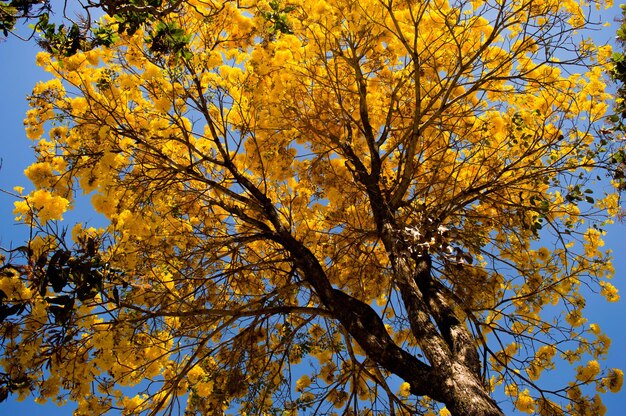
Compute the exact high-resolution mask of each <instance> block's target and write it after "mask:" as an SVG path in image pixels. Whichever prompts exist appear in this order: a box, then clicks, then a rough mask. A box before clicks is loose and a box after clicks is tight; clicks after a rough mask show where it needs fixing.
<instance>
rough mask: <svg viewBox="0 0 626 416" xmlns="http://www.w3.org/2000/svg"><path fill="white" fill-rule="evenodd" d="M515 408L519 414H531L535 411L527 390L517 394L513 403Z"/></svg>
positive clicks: (533, 402)
mask: <svg viewBox="0 0 626 416" xmlns="http://www.w3.org/2000/svg"><path fill="white" fill-rule="evenodd" d="M515 407H516V408H517V410H519V411H521V412H526V413H533V412H534V411H535V401H534V400H533V398H532V397H530V395H529V394H528V389H526V390H524V391H522V392H521V393H519V395H518V396H517V400H516V401H515Z"/></svg>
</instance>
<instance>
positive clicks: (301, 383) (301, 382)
mask: <svg viewBox="0 0 626 416" xmlns="http://www.w3.org/2000/svg"><path fill="white" fill-rule="evenodd" d="M310 385H311V378H310V377H309V376H307V375H306V374H305V375H303V376H302V377H300V378H299V379H298V381H296V391H303V390H304V389H306V388H307V387H309V386H310Z"/></svg>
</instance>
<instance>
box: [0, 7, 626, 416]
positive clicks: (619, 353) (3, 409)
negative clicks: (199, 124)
mask: <svg viewBox="0 0 626 416" xmlns="http://www.w3.org/2000/svg"><path fill="white" fill-rule="evenodd" d="M613 10H614V11H613V13H610V14H606V15H604V17H603V20H604V21H608V22H612V21H613V20H614V18H615V17H616V16H617V10H618V8H617V7H616V8H614V9H613ZM614 31H615V27H614V26H613V27H609V28H603V31H602V32H601V33H598V34H597V35H596V38H597V39H600V40H602V41H606V40H608V39H611V38H613V33H614ZM37 52H38V47H37V45H36V44H35V43H34V42H21V41H18V40H16V39H10V40H8V41H6V42H3V43H0V84H1V86H2V100H1V101H0V126H1V130H0V158H1V159H2V166H1V169H0V189H1V190H5V191H11V190H12V188H13V187H14V186H16V185H20V186H24V187H25V188H26V189H29V188H30V185H29V182H28V180H27V179H26V178H25V177H24V175H23V170H24V169H25V168H26V167H27V166H28V165H29V163H30V162H32V161H33V159H34V157H33V152H32V149H31V146H32V142H30V140H28V139H27V138H26V135H25V133H24V126H23V122H22V120H23V119H24V115H25V113H26V111H27V109H28V106H27V103H26V100H25V98H26V95H27V94H28V93H29V92H30V90H31V89H32V87H33V86H34V85H35V83H36V82H37V81H38V80H40V79H47V78H48V76H47V75H46V74H45V73H44V72H43V71H42V70H40V69H39V68H37V67H36V65H35V64H34V61H35V55H36V53H37ZM13 202H14V198H13V197H11V196H10V195H8V194H6V193H4V192H2V193H0V245H1V246H2V247H4V248H7V247H10V246H11V245H13V246H19V245H21V244H23V242H24V241H25V239H26V237H27V235H28V230H27V229H26V228H25V227H24V226H19V225H17V224H15V221H14V220H13V214H12V210H13ZM81 205H83V204H81ZM623 206H625V207H626V204H623ZM66 219H67V220H68V222H73V221H81V222H84V221H85V222H93V221H94V220H97V216H96V214H93V213H90V212H89V211H88V210H86V209H85V208H84V207H83V208H81V207H79V208H78V209H76V210H75V212H73V213H72V214H70V215H66ZM605 242H606V245H605V248H608V249H611V250H613V252H614V258H615V262H614V266H615V278H614V281H613V284H614V285H615V286H616V287H618V289H620V292H621V294H622V296H623V299H624V300H623V301H621V302H618V303H616V304H609V303H607V302H605V301H604V300H603V298H601V297H600V296H593V297H590V298H588V299H587V301H588V305H587V308H586V316H587V317H588V318H589V322H590V323H591V322H595V323H598V324H599V325H600V327H601V328H602V329H603V330H604V331H605V332H606V333H607V335H608V336H609V337H610V338H611V339H612V340H613V345H612V347H611V354H610V357H609V359H608V360H607V361H605V362H604V363H603V365H605V366H607V367H618V368H622V369H625V370H626V353H625V351H626V325H624V322H625V321H626V223H624V224H621V223H617V224H615V225H613V226H610V227H607V236H606V238H605ZM604 402H605V404H606V406H607V408H608V413H607V414H608V415H621V414H624V410H623V408H624V406H626V394H624V393H620V394H617V395H615V394H607V395H605V397H604ZM73 409H74V406H72V404H69V405H68V406H66V407H62V408H58V407H56V406H54V405H46V406H44V407H42V406H40V405H37V404H35V403H33V402H32V399H29V400H27V401H25V402H22V403H19V402H16V401H15V400H14V398H9V400H8V401H7V402H5V403H1V404H0V415H5V414H6V415H9V414H18V413H20V412H22V413H24V414H46V415H71V414H72V411H73Z"/></svg>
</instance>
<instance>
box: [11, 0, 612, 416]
mask: <svg viewBox="0 0 626 416" xmlns="http://www.w3.org/2000/svg"><path fill="white" fill-rule="evenodd" d="M596 6H597V7H598V8H601V7H602V6H603V5H602V4H600V3H597V4H595V3H594V5H593V7H596ZM589 13H591V12H590V10H589V9H588V6H587V5H586V4H582V3H579V2H577V1H575V0H560V1H556V0H542V1H535V0H533V1H517V0H498V1H491V0H488V1H482V0H473V1H464V0H460V1H458V0H452V1H448V0H428V1H423V2H411V1H402V0H397V1H396V0H364V1H356V0H329V1H325V0H315V1H299V0H293V1H279V0H272V1H271V2H269V3H268V2H265V1H247V0H240V1H237V2H234V1H229V0H188V1H186V2H182V3H180V4H179V9H178V10H177V13H171V14H166V15H164V16H162V17H161V18H160V19H157V20H155V21H154V22H153V21H151V20H150V21H148V22H147V23H146V24H144V25H141V26H140V27H138V28H137V29H136V30H135V31H132V33H129V32H128V31H125V30H120V31H119V32H120V33H119V37H118V38H117V39H115V42H113V43H112V44H111V45H110V46H109V47H98V48H91V49H87V50H83V51H81V50H76V51H73V53H72V54H63V53H57V54H56V55H50V54H48V53H43V52H42V53H41V54H40V55H39V56H38V58H37V61H38V63H39V64H40V65H41V66H42V67H44V68H45V69H46V70H47V71H48V72H49V73H50V74H51V75H52V80H50V81H47V82H42V83H39V84H37V85H36V86H35V88H34V90H33V93H32V95H31V97H30V104H31V110H30V111H29V112H28V114H27V118H26V121H25V123H26V132H27V135H28V136H29V137H30V138H31V139H32V140H34V141H35V142H36V145H35V152H36V154H37V161H36V162H35V164H33V165H32V166H31V167H29V168H28V169H27V170H26V175H27V176H28V177H29V178H30V179H31V180H32V182H33V184H34V185H35V188H36V189H35V191H33V192H32V193H30V194H28V195H25V196H24V197H23V198H22V199H21V200H20V201H19V202H18V203H17V204H16V215H17V216H18V217H19V218H20V219H21V220H22V221H24V222H25V223H27V224H29V225H30V226H31V227H32V229H33V239H32V240H31V241H30V243H29V246H28V247H26V248H25V249H24V250H23V251H21V252H20V253H22V254H23V256H25V257H26V258H27V259H28V261H27V262H26V264H24V262H23V261H22V262H20V261H19V258H18V257H16V256H17V254H18V253H12V254H13V256H9V257H8V258H7V259H6V260H5V265H4V266H3V268H2V273H3V274H2V280H1V281H0V290H2V292H0V295H1V296H2V304H1V306H0V307H1V308H2V309H0V311H1V312H2V352H3V357H2V361H1V362H0V364H1V365H2V367H3V370H2V372H1V373H0V380H2V383H3V386H2V389H3V390H2V392H3V394H4V395H5V396H6V395H7V394H8V393H13V392H15V393H18V394H20V395H21V396H26V395H28V394H33V395H34V396H35V397H36V398H37V400H39V401H46V400H52V401H56V402H57V403H61V404H62V403H65V402H66V401H67V400H70V401H73V402H75V403H76V404H77V406H78V408H77V410H76V412H75V414H78V415H83V414H85V415H86V414H89V415H92V414H105V413H107V412H109V411H121V412H122V414H156V413H159V412H164V413H182V412H183V411H184V412H185V413H186V414H222V413H223V412H225V411H227V410H228V409H230V410H231V411H237V412H239V413H241V414H244V413H245V414H255V415H256V414H258V415H261V414H291V415H293V414H297V413H298V412H300V413H301V414H313V413H319V414H328V413H332V412H337V413H342V414H392V415H397V414H433V412H439V414H442V415H445V414H452V415H502V414H503V412H502V410H501V409H500V407H499V406H498V404H497V402H496V401H495V400H494V399H493V397H492V396H493V395H494V394H497V392H498V391H501V392H502V393H503V394H506V395H508V396H509V397H510V399H511V402H512V404H513V405H514V406H515V407H516V408H517V409H518V410H519V411H521V412H526V413H536V414H540V415H558V414H577V415H578V414H580V415H597V414H601V413H603V412H604V410H603V409H604V407H603V405H602V401H601V395H602V394H603V393H607V392H617V391H619V389H620V388H621V385H622V376H623V373H622V372H621V370H619V369H609V368H606V367H605V366H603V365H602V364H601V363H602V359H603V358H604V357H605V356H606V354H607V350H608V347H609V345H610V340H609V339H608V338H607V337H606V335H604V334H603V333H602V331H601V329H600V328H599V327H598V325H596V324H592V323H589V322H588V321H587V318H586V317H585V315H584V307H585V300H586V299H587V298H588V296H589V294H590V293H591V292H593V291H596V292H600V293H601V294H602V295H604V297H605V298H606V299H607V300H608V301H616V300H617V299H618V298H619V295H618V294H617V292H616V290H615V288H614V286H612V285H611V283H610V281H609V280H610V278H611V276H612V273H613V269H612V267H611V262H610V253H607V252H605V251H604V250H603V247H602V246H603V242H602V236H603V233H604V231H603V230H602V227H603V225H604V224H606V223H607V222H608V221H610V219H611V218H612V217H613V216H614V215H615V214H616V213H617V212H618V210H619V206H618V202H619V198H618V195H617V194H616V193H615V191H614V188H613V187H612V186H611V185H610V184H608V180H607V181H604V178H605V177H606V173H607V172H608V169H610V166H611V160H610V159H611V154H613V153H614V152H615V150H616V149H615V148H614V147H615V146H616V145H614V144H613V143H610V142H609V140H607V139H606V138H605V137H604V136H603V134H602V122H603V119H604V117H605V115H606V114H605V113H606V111H607V108H608V100H609V99H610V98H611V97H610V95H609V94H608V93H607V92H606V91H605V83H604V79H603V73H604V71H605V70H606V69H607V68H608V66H609V64H610V60H611V50H610V47H607V46H601V47H598V46H596V45H594V44H593V43H592V42H591V41H590V40H589V39H588V38H586V37H585V36H586V35H585V33H586V32H585V29H586V28H587V25H589V23H588V20H587V17H588V16H589ZM119 24H120V23H119V22H118V21H116V20H111V19H108V20H107V19H104V20H103V21H102V22H100V25H101V26H102V27H107V28H115V27H116V25H119ZM605 182H607V183H605ZM81 192H82V193H83V194H86V195H89V197H90V198H91V201H92V203H93V207H94V208H95V209H96V210H97V211H98V212H100V213H101V214H102V215H103V216H104V217H106V219H107V220H108V225H107V227H106V228H103V229H98V230H96V229H93V228H85V227H84V226H83V225H80V224H79V225H76V226H75V227H74V228H73V230H72V233H71V234H72V236H71V240H73V243H72V242H71V241H70V237H69V236H66V235H65V233H64V232H63V231H61V230H62V228H60V226H59V223H58V222H56V221H57V220H60V218H61V216H62V215H63V213H64V212H65V210H67V209H69V208H71V206H72V204H73V201H74V198H75V195H76V194H77V193H81ZM72 244H73V245H72ZM19 264H22V265H21V266H20V265H19ZM557 368H558V369H559V370H560V369H561V368H563V369H565V368H569V374H570V376H571V377H570V379H569V380H566V381H564V382H563V385H554V383H553V381H554V380H552V378H551V377H550V373H551V372H552V371H555V370H556V369H557ZM563 374H568V372H567V371H563Z"/></svg>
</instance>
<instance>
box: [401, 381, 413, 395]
mask: <svg viewBox="0 0 626 416" xmlns="http://www.w3.org/2000/svg"><path fill="white" fill-rule="evenodd" d="M409 394H411V385H410V384H409V383H407V382H406V381H405V382H404V383H402V384H400V396H402V397H408V396H409Z"/></svg>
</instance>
